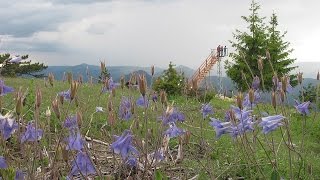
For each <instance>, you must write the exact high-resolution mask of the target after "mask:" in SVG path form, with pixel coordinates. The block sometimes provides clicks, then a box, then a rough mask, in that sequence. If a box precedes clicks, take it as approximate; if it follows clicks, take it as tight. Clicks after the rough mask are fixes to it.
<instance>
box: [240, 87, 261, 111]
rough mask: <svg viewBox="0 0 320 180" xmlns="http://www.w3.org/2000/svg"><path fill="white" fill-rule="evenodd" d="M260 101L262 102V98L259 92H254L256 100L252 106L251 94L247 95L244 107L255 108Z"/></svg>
mask: <svg viewBox="0 0 320 180" xmlns="http://www.w3.org/2000/svg"><path fill="white" fill-rule="evenodd" d="M260 101H261V96H260V93H259V92H258V91H254V100H253V102H252V104H251V102H250V99H249V93H247V94H246V96H245V97H244V101H243V106H244V107H251V105H252V106H255V105H256V104H257V103H259V102H260Z"/></svg>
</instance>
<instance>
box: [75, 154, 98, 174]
mask: <svg viewBox="0 0 320 180" xmlns="http://www.w3.org/2000/svg"><path fill="white" fill-rule="evenodd" d="M80 172H81V174H82V175H84V176H88V175H90V174H95V173H96V170H95V168H94V165H93V164H92V162H91V160H90V157H89V156H88V155H87V153H85V152H81V151H79V152H78V154H77V157H76V159H75V160H74V161H73V162H72V169H71V172H70V174H69V176H71V177H72V176H74V175H78V174H79V173H80Z"/></svg>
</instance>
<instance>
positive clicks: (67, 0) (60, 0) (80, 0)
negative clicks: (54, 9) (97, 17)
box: [49, 0, 112, 4]
mask: <svg viewBox="0 0 320 180" xmlns="http://www.w3.org/2000/svg"><path fill="white" fill-rule="evenodd" d="M111 1H112V0H49V2H52V3H57V4H92V3H98V2H111Z"/></svg>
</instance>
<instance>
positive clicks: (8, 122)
mask: <svg viewBox="0 0 320 180" xmlns="http://www.w3.org/2000/svg"><path fill="white" fill-rule="evenodd" d="M16 129H18V124H17V123H16V122H15V119H14V118H12V114H10V113H8V114H6V115H5V116H2V115H1V114H0V131H1V133H2V136H3V138H4V139H5V140H7V139H9V138H10V136H11V134H13V133H14V131H15V130H16Z"/></svg>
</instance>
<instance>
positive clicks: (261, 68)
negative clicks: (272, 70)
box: [258, 57, 263, 71]
mask: <svg viewBox="0 0 320 180" xmlns="http://www.w3.org/2000/svg"><path fill="white" fill-rule="evenodd" d="M258 69H259V70H260V71H262V70H263V60H262V58H261V57H259V59H258Z"/></svg>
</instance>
